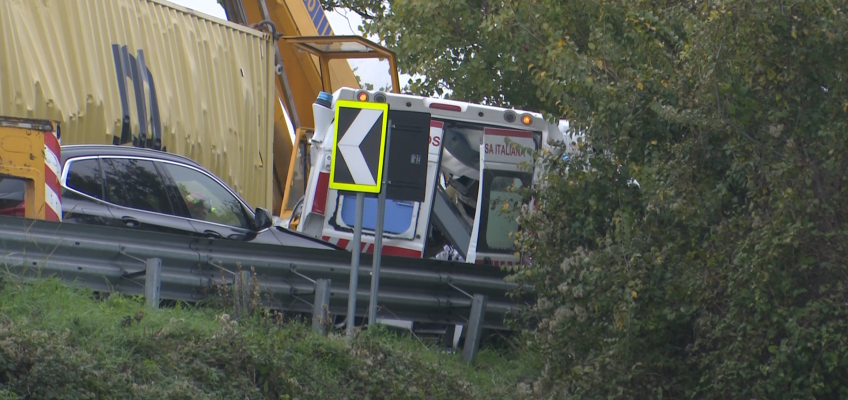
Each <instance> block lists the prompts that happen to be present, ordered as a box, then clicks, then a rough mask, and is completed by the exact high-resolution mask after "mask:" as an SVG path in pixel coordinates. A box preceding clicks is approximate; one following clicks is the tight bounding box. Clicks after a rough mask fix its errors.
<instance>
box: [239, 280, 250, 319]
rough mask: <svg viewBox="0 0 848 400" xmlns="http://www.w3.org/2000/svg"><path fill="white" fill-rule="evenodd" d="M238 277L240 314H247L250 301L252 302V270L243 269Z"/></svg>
mask: <svg viewBox="0 0 848 400" xmlns="http://www.w3.org/2000/svg"><path fill="white" fill-rule="evenodd" d="M236 279H237V280H238V281H237V282H236V283H237V284H236V296H237V298H238V300H239V303H240V304H239V305H238V308H239V311H241V312H240V313H239V315H240V316H241V315H247V313H248V311H249V310H248V308H249V307H248V303H249V302H250V271H241V273H240V274H238V275H236Z"/></svg>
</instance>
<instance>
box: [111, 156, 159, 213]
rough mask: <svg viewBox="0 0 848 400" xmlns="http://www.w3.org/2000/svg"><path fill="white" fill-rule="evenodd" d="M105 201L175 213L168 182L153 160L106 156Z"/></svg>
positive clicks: (146, 209) (140, 208)
mask: <svg viewBox="0 0 848 400" xmlns="http://www.w3.org/2000/svg"><path fill="white" fill-rule="evenodd" d="M102 160H103V164H104V169H105V172H106V185H105V186H106V200H107V201H109V202H112V203H114V204H117V205H121V206H125V207H130V208H134V209H137V210H144V211H152V212H157V213H162V214H173V213H174V209H173V207H171V202H170V201H169V200H168V195H167V194H166V191H165V184H164V181H163V180H162V177H161V176H160V175H159V172H158V171H157V170H156V167H155V166H154V165H153V162H152V161H148V160H133V159H128V158H103V159H102Z"/></svg>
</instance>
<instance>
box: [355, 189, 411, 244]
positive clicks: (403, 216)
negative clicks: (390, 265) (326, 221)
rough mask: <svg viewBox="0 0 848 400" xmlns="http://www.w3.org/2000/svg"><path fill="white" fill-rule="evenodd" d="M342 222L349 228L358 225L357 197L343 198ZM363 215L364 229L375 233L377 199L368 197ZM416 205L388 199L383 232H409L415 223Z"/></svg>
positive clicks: (396, 233) (395, 233)
mask: <svg viewBox="0 0 848 400" xmlns="http://www.w3.org/2000/svg"><path fill="white" fill-rule="evenodd" d="M341 198H342V207H341V217H342V222H344V224H345V225H347V226H349V227H351V228H352V227H353V226H354V225H355V223H356V196H341ZM363 210H364V211H365V212H364V213H363V214H362V229H364V230H367V231H375V230H376V227H377V199H376V198H374V197H366V198H365V204H364V207H363ZM414 212H415V203H412V202H406V201H395V200H390V199H386V214H385V218H384V225H383V232H385V233H386V234H394V235H398V234H401V233H404V232H406V231H408V230H409V228H410V226H411V225H412V222H413V218H412V217H413V214H414Z"/></svg>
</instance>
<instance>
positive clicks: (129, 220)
mask: <svg viewBox="0 0 848 400" xmlns="http://www.w3.org/2000/svg"><path fill="white" fill-rule="evenodd" d="M121 221H124V225H126V226H128V227H130V228H138V226H139V225H141V223H140V222H138V220H137V219H135V218H133V217H121Z"/></svg>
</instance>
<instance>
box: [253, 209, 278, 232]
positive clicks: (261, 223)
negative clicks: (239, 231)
mask: <svg viewBox="0 0 848 400" xmlns="http://www.w3.org/2000/svg"><path fill="white" fill-rule="evenodd" d="M273 222H274V221H273V219H272V218H271V213H270V212H269V211H268V210H266V209H264V208H261V207H256V219H255V222H254V224H253V225H254V226H255V228H256V230H257V231H261V230H263V229H265V228H270V227H271V225H272V224H273Z"/></svg>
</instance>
